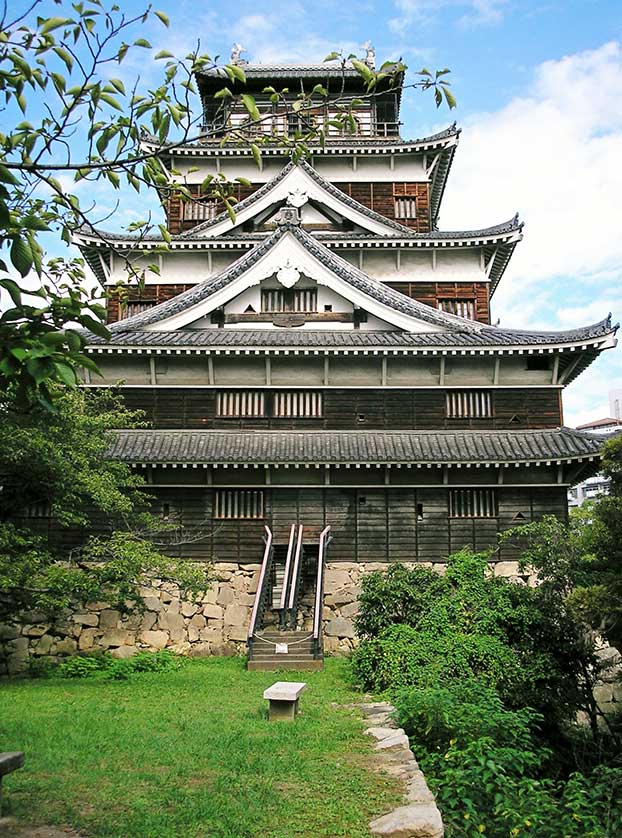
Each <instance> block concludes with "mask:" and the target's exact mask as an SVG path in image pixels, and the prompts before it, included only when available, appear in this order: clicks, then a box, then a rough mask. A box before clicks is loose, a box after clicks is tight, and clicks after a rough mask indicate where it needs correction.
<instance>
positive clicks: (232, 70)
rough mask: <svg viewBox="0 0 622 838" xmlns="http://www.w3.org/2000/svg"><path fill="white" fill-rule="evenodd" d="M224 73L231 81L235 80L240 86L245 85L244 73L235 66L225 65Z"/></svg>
mask: <svg viewBox="0 0 622 838" xmlns="http://www.w3.org/2000/svg"><path fill="white" fill-rule="evenodd" d="M225 72H226V74H227V75H228V76H229V78H230V79H231V81H233V80H234V79H235V80H237V81H239V82H241V83H242V84H246V73H245V72H244V70H243V69H242V68H241V67H239V66H238V65H237V64H225Z"/></svg>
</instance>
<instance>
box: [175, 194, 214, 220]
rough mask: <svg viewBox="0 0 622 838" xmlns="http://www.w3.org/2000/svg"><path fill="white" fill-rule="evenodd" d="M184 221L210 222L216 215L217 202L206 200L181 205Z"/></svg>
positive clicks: (210, 199)
mask: <svg viewBox="0 0 622 838" xmlns="http://www.w3.org/2000/svg"><path fill="white" fill-rule="evenodd" d="M183 208H184V210H183V211H184V221H211V220H212V218H216V216H217V215H218V212H219V209H220V206H219V201H217V200H214V199H212V198H209V199H207V200H205V199H203V200H199V201H196V200H195V201H188V203H185V204H183Z"/></svg>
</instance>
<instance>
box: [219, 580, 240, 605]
mask: <svg viewBox="0 0 622 838" xmlns="http://www.w3.org/2000/svg"><path fill="white" fill-rule="evenodd" d="M216 602H217V603H218V605H230V604H231V603H232V602H235V593H234V591H233V588H232V587H231V586H230V585H220V587H219V588H218V595H217V597H216Z"/></svg>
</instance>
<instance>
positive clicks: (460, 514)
mask: <svg viewBox="0 0 622 838" xmlns="http://www.w3.org/2000/svg"><path fill="white" fill-rule="evenodd" d="M496 515H497V497H496V494H495V490H494V489H452V490H451V491H450V493H449V517H450V518H494V517H496Z"/></svg>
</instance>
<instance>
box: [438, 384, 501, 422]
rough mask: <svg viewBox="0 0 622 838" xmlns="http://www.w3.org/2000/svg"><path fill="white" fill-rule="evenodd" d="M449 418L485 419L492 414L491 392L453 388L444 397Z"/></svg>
mask: <svg viewBox="0 0 622 838" xmlns="http://www.w3.org/2000/svg"><path fill="white" fill-rule="evenodd" d="M445 411H446V414H447V418H449V419H487V418H489V417H491V416H492V394H491V393H490V391H488V390H464V391H461V390H457V391H456V390H453V391H450V392H448V393H447V395H446V397H445Z"/></svg>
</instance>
